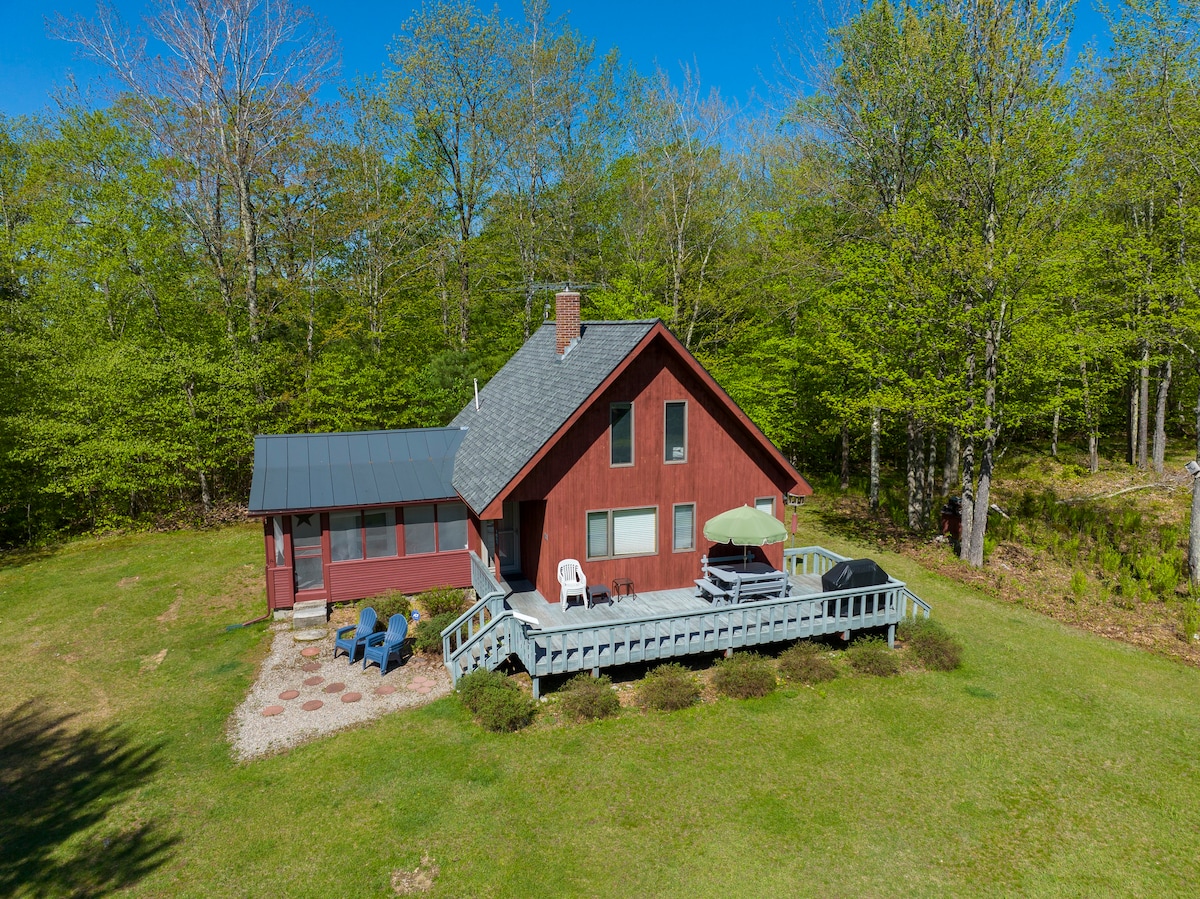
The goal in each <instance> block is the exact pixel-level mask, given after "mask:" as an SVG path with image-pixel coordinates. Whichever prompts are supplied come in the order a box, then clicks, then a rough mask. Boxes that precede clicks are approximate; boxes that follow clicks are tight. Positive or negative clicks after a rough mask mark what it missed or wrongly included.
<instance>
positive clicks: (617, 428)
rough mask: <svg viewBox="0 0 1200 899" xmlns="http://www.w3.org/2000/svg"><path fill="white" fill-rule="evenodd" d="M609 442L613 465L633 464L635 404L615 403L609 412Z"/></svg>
mask: <svg viewBox="0 0 1200 899" xmlns="http://www.w3.org/2000/svg"><path fill="white" fill-rule="evenodd" d="M608 440H609V453H610V456H609V458H610V462H611V464H612V465H632V464H633V403H613V404H612V405H611V406H610V407H609V412H608Z"/></svg>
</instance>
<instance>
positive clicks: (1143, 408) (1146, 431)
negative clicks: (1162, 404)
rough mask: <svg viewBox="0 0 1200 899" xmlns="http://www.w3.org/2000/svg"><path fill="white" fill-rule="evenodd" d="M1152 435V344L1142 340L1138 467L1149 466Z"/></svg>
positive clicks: (1139, 383)
mask: <svg viewBox="0 0 1200 899" xmlns="http://www.w3.org/2000/svg"><path fill="white" fill-rule="evenodd" d="M1149 436H1150V344H1149V343H1148V342H1146V341H1142V367H1141V368H1140V369H1139V371H1138V430H1137V467H1138V468H1142V469H1145V468H1149V467H1150V461H1149V459H1148V458H1147V449H1148V445H1149V442H1150V441H1149V439H1148V438H1149Z"/></svg>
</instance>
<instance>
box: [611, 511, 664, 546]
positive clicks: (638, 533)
mask: <svg viewBox="0 0 1200 899" xmlns="http://www.w3.org/2000/svg"><path fill="white" fill-rule="evenodd" d="M612 523H613V528H612V530H613V548H612V551H613V555H614V556H632V555H638V554H641V553H653V552H655V551H656V548H657V541H656V540H655V539H654V538H655V534H656V532H657V530H658V527H657V524H658V515H657V514H655V510H654V509H621V510H618V511H614V512H613V513H612Z"/></svg>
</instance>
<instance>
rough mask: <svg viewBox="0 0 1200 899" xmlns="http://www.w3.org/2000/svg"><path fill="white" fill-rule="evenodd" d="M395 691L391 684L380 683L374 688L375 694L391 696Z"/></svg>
mask: <svg viewBox="0 0 1200 899" xmlns="http://www.w3.org/2000/svg"><path fill="white" fill-rule="evenodd" d="M395 692H396V688H395V687H393V686H392V685H391V684H382V685H380V686H378V687H376V688H375V695H376V696H391V695H392V694H393V693H395Z"/></svg>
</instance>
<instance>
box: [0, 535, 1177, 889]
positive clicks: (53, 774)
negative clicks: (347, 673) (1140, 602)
mask: <svg viewBox="0 0 1200 899" xmlns="http://www.w3.org/2000/svg"><path fill="white" fill-rule="evenodd" d="M802 528H804V529H805V530H804V531H803V532H802V533H801V535H800V540H801V542H802V543H807V542H815V543H820V544H822V545H825V546H828V547H829V548H831V549H834V550H837V551H839V552H843V553H847V554H852V555H863V554H867V553H868V551H867V550H865V549H864V548H862V547H855V546H853V545H850V544H847V543H845V542H844V541H842V540H840V539H837V538H834V537H831V536H829V535H828V534H825V533H822V532H820V531H819V530H818V529H817V526H816V525H815V523H814V521H813V520H812V519H809V518H805V519H804V521H803V522H802ZM875 555H876V557H877V558H879V560H880V562H881V563H882V564H883V566H884V567H885V568H887V570H888V571H889V572H892V573H894V574H895V575H897V576H898V577H901V578H903V579H905V580H907V581H909V582H910V584H911V585H912V587H913V589H914V590H915V591H916V592H917V593H918V594H919V595H921V596H922V597H923V598H925V599H927V600H928V601H930V602H931V603H932V604H933V607H934V614H935V616H936V617H938V618H939V619H940V620H942V621H943V622H944V623H945V624H946V625H947V626H948V627H950V628H951V629H952V630H953V631H954V632H955V633H956V634H957V636H958V637H959V638H960V639H961V640H962V642H963V643H964V644H965V647H966V653H965V659H966V661H965V665H964V667H963V668H962V669H961V670H960V671H957V672H954V673H952V674H935V673H925V674H911V673H910V674H906V675H904V676H903V677H900V678H894V679H888V680H878V679H866V678H844V679H841V680H838V681H835V682H833V683H831V684H829V685H827V686H825V687H823V688H821V689H808V688H801V689H788V690H784V691H781V692H780V693H777V694H776V695H774V696H771V697H769V698H767V699H764V700H756V701H743V702H735V701H722V702H718V703H714V704H710V705H705V706H701V707H697V708H695V709H692V710H689V711H687V712H682V713H676V714H669V715H664V714H641V713H636V712H626V713H625V714H624V715H623V716H622V717H621V718H619V719H616V720H611V721H607V722H602V723H598V724H592V725H583V726H569V727H561V728H548V727H541V728H537V727H535V728H534V729H532V730H530V731H527V732H524V733H519V734H512V735H503V736H500V735H491V734H486V733H484V732H482V731H481V730H480V729H479V728H477V727H476V726H475V725H474V724H473V723H472V722H471V721H470V720H469V719H468V718H467V717H466V715H464V713H463V712H462V711H461V710H460V708H459V706H458V705H457V703H456V702H455V701H454V700H453V699H448V700H442V701H440V702H437V703H434V704H433V705H431V706H428V707H426V708H424V709H421V710H418V711H415V712H408V713H399V714H396V715H393V716H391V717H390V718H387V719H384V720H382V721H380V722H377V723H375V724H373V725H370V726H367V727H363V728H360V729H358V730H354V731H350V732H347V733H343V734H340V735H335V736H332V737H329V738H326V739H323V740H320V741H317V742H315V743H311V744H309V745H307V746H304V747H301V748H299V749H297V750H294V751H292V752H290V753H288V754H286V755H282V756H278V757H274V758H269V759H264V760H260V761H257V762H253V763H249V764H242V765H239V764H236V763H234V762H233V761H232V760H231V757H230V753H229V747H228V744H227V742H226V740H225V736H224V729H225V725H226V721H227V718H228V716H229V714H230V712H231V711H232V710H233V709H234V707H235V706H236V705H237V704H238V702H239V701H240V700H241V698H242V696H243V695H244V692H245V690H246V687H247V685H248V684H249V682H250V679H251V677H252V676H253V671H254V665H255V662H256V660H257V659H258V658H259V657H260V656H261V654H262V653H264V652H265V649H266V644H267V639H268V637H267V632H266V629H265V627H264V626H263V625H256V626H253V627H250V628H246V629H243V630H235V631H232V632H226V631H225V625H227V624H230V623H233V622H238V621H244V620H246V619H248V618H251V617H254V616H257V615H259V614H261V613H262V610H263V609H264V606H265V604H264V601H263V598H262V584H261V565H262V547H261V531H260V530H259V529H258V528H256V527H238V528H231V529H227V530H222V531H217V532H207V533H199V532H182V533H172V534H153V535H139V536H130V537H119V538H104V539H96V540H82V541H77V542H73V543H70V544H66V545H64V546H62V547H59V548H57V549H56V550H54V551H53V552H51V553H48V554H44V555H41V556H26V557H9V558H7V559H4V560H0V647H2V648H3V658H4V660H5V661H4V674H5V677H4V681H5V684H6V687H7V689H5V690H4V693H3V698H0V834H4V836H3V843H2V845H3V848H2V849H0V895H2V894H7V893H10V892H15V893H16V895H18V896H23V895H27V896H35V895H59V894H65V893H69V892H72V891H75V892H77V893H78V894H80V895H88V894H89V893H94V894H101V893H105V892H108V891H111V890H112V889H114V888H117V887H120V886H128V888H129V893H130V894H131V895H150V896H167V895H170V896H175V895H186V896H222V895H230V896H247V895H272V896H274V895H286V896H309V895H311V896H321V897H329V896H352V895H353V896H386V895H390V894H391V888H390V877H391V872H392V871H393V870H396V869H398V868H407V869H412V868H415V867H416V866H417V864H418V862H419V861H420V859H421V856H422V853H428V855H429V856H430V857H431V858H432V859H433V860H434V862H435V863H436V864H437V865H438V866H439V868H440V874H439V876H438V878H437V880H436V884H435V888H434V891H433V893H432V894H431V895H441V896H562V895H584V896H629V895H634V894H640V895H646V896H688V897H694V896H710V895H711V896H715V895H745V896H767V895H839V896H843V895H844V896H856V895H861V896H878V895H884V894H888V895H905V896H920V895H929V896H946V895H970V896H978V895H984V896H986V895H996V896H1008V895H1013V894H1022V895H1073V896H1077V895H1115V894H1119V895H1127V896H1139V895H1146V896H1164V895H1179V896H1194V895H1197V894H1200V867H1198V866H1197V863H1196V861H1197V860H1196V857H1195V846H1196V840H1197V837H1196V835H1197V833H1200V801H1198V800H1197V788H1198V786H1200V778H1198V777H1197V774H1198V769H1200V762H1198V761H1197V756H1198V755H1200V712H1198V711H1197V709H1198V700H1200V672H1197V671H1194V670H1191V669H1187V668H1184V667H1181V666H1179V665H1178V664H1176V663H1174V662H1170V661H1167V660H1164V659H1162V658H1158V657H1155V656H1151V655H1147V654H1145V653H1143V652H1140V651H1137V650H1134V649H1131V648H1130V647H1128V646H1124V645H1121V644H1117V643H1111V642H1106V641H1104V640H1101V639H1099V638H1096V637H1093V636H1090V635H1087V634H1083V633H1077V632H1075V631H1072V630H1070V629H1068V628H1066V627H1064V626H1062V625H1060V624H1057V623H1055V622H1053V621H1050V620H1047V619H1044V618H1041V617H1038V616H1035V615H1033V614H1031V613H1027V612H1025V611H1024V610H1022V609H1020V608H1013V607H1006V606H999V605H997V604H995V603H993V602H991V601H989V600H987V599H985V598H983V597H981V596H979V595H976V594H973V593H970V592H969V591H966V590H964V589H963V588H961V587H959V586H957V585H954V584H951V583H950V582H948V581H945V580H942V579H940V578H938V577H935V576H932V575H929V574H927V573H924V572H922V571H921V570H920V569H919V568H917V567H916V566H915V565H913V564H912V563H909V562H906V561H905V560H903V559H902V558H900V557H897V556H892V555H888V554H878V553H876V554H875ZM134 578H136V580H134ZM164 649H165V650H166V651H167V652H166V655H165V656H164V657H162V661H161V663H160V664H158V665H157V666H155V664H154V659H155V658H156V657H157V656H158V655H159V654H160V653H161V651H162V650H164ZM30 701H32V702H30ZM70 715H74V716H75V717H69V718H67V719H66V720H65V722H64V723H63V724H62V725H61V726H59V727H58V728H57V729H56V728H55V726H54V725H55V722H56V721H57V720H58V719H60V718H63V717H64V716H70Z"/></svg>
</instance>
